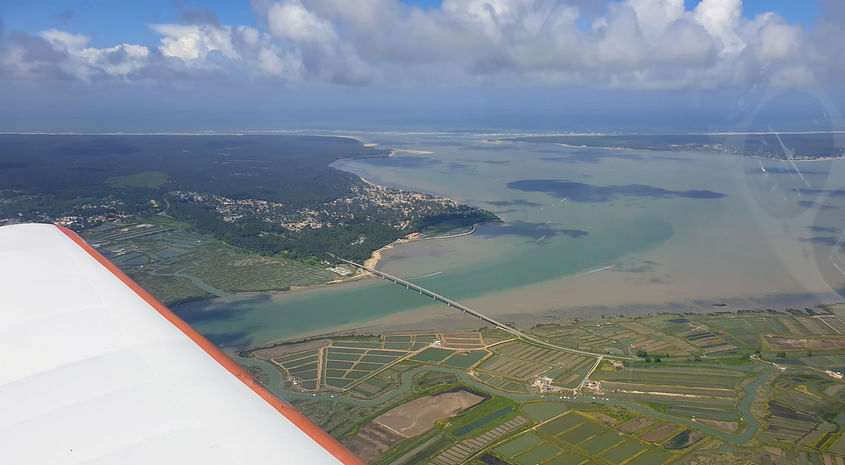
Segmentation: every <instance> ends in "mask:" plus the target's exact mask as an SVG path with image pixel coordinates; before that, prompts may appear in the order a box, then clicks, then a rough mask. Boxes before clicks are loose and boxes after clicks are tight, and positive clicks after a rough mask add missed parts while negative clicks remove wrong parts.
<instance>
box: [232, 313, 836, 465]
mask: <svg viewBox="0 0 845 465" xmlns="http://www.w3.org/2000/svg"><path fill="white" fill-rule="evenodd" d="M841 310H842V311H843V312H845V306H843V307H842V308H841ZM843 317H845V315H843ZM840 326H842V329H845V324H841V320H839V316H838V315H836V314H831V313H822V312H821V310H820V311H819V312H818V313H814V314H809V313H800V312H785V313H777V312H743V313H736V314H728V313H720V314H717V315H657V316H653V317H647V318H638V319H624V318H610V319H605V320H602V321H601V322H577V323H573V324H571V325H568V326H551V325H546V326H540V327H537V328H534V329H532V332H533V333H534V334H536V335H543V338H544V339H546V340H550V341H551V340H556V341H566V340H569V341H577V343H578V347H581V348H584V347H590V348H592V349H593V350H596V351H597V352H599V353H600V350H601V347H604V348H606V349H607V350H606V351H605V352H606V353H607V354H608V355H606V356H603V357H602V360H601V362H600V363H598V364H597V363H596V359H597V356H590V355H584V354H578V353H573V352H570V351H563V350H556V349H553V348H550V347H544V346H540V345H535V344H532V343H526V342H524V341H520V340H517V339H515V338H513V337H512V336H509V335H508V334H504V333H502V332H500V331H497V330H491V329H484V330H480V331H462V332H453V333H439V332H432V333H426V334H415V333H407V334H388V335H382V336H357V337H334V338H331V337H330V338H324V339H320V340H314V341H307V342H303V343H299V344H292V345H289V346H284V345H281V346H278V347H276V346H271V347H265V348H257V349H255V350H254V352H253V353H254V354H255V356H256V358H260V359H262V360H267V361H269V362H270V363H272V364H273V365H274V366H276V367H277V368H278V369H279V370H280V372H281V373H282V374H283V375H284V376H283V379H285V380H287V381H286V382H287V384H286V386H287V389H292V390H294V391H298V392H303V391H304V392H309V393H314V394H315V395H318V396H320V395H325V394H324V393H334V395H340V396H348V397H350V398H351V399H361V400H366V401H368V402H372V403H373V404H372V405H374V407H373V408H374V409H376V410H375V413H372V414H370V413H367V414H366V415H364V416H361V417H358V418H357V420H356V418H355V417H352V416H349V417H345V418H347V419H346V420H345V421H346V423H345V425H346V427H345V428H346V429H345V430H344V429H343V427H341V426H340V425H336V426H334V427H333V428H334V429H333V431H336V432H339V433H336V434H339V437H340V438H341V439H343V440H344V444H347V443H348V444H350V446H349V447H350V448H357V449H356V450H359V451H361V454H363V455H364V456H366V457H367V460H368V461H369V462H371V463H375V464H378V465H387V464H396V465H416V464H423V463H434V464H437V465H462V464H472V465H478V464H487V465H531V464H534V465H536V464H541V465H555V464H564V465H566V464H577V465H591V464H602V465H650V464H656V465H670V464H675V463H677V464H678V465H693V464H697V465H703V464H704V463H705V462H701V461H700V457H713V460H715V461H714V462H713V464H714V465H722V463H724V464H726V465H727V464H728V463H732V462H730V461H727V459H728V458H736V457H741V458H743V459H744V460H747V461H748V462H747V463H749V464H750V463H759V464H771V465H780V464H784V465H785V464H794V463H798V464H804V463H805V464H807V465H812V464H816V463H818V464H819V465H827V464H830V465H839V464H840V463H842V465H845V433H843V431H845V380H843V379H840V378H838V376H839V375H838V372H841V371H845V348H839V346H838V345H837V344H836V343H835V341H837V340H838V339H839V338H840V337H843V336H840V335H839V333H837V331H838V330H839V329H840ZM775 336H777V337H775ZM784 338H788V339H784ZM802 341H803V342H802ZM819 341H823V342H819ZM822 346H823V347H822ZM614 347H615V348H616V349H614ZM623 348H625V350H623ZM614 352H616V354H615V356H614ZM247 355H248V354H247ZM412 373H413V375H412ZM409 380H410V390H403V389H400V385H402V386H408V385H409ZM541 380H543V381H542V382H540V381H541ZM293 381H296V382H297V383H298V384H297V385H296V386H293V385H292V384H291V383H293ZM582 381H583V385H581V383H582ZM538 383H539V384H538ZM544 383H545V384H544ZM461 390H464V391H461ZM397 391H398V392H397ZM450 392H452V393H454V392H472V393H474V394H473V395H478V396H480V397H478V399H486V400H480V401H479V402H476V403H472V402H468V403H464V404H460V405H457V404H456V405H453V406H452V407H454V408H451V407H450V405H451V404H450V403H449V402H441V401H434V399H438V396H445V395H447V394H448V393H450ZM388 394H389V395H388ZM397 394H398V396H397ZM380 399H386V401H385V402H386V403H385V404H384V407H383V408H381V410H378V409H379V407H377V406H378V405H380V404H379V403H378V402H380ZM415 399H416V400H415ZM422 399H424V400H422ZM440 399H446V397H442V398H440ZM424 403H427V407H425V408H429V409H435V410H438V412H437V413H431V415H428V414H423V413H420V412H421V411H418V410H419V409H421V408H423V407H422V404H424ZM435 404H436V405H435ZM387 405H389V406H390V407H389V408H386V407H387ZM403 408H404V409H405V410H409V411H408V412H406V411H405V410H403ZM423 410H424V409H423ZM441 410H442V411H441ZM371 412H372V410H371ZM390 412H393V413H390ZM432 412H433V410H432ZM343 431H345V433H343ZM727 445H730V447H732V448H733V449H732V452H731V453H730V454H725V453H723V452H719V451H720V450H721V448H724V447H727ZM722 458H724V459H725V461H724V462H723V461H721V460H722Z"/></svg>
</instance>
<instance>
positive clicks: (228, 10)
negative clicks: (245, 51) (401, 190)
mask: <svg viewBox="0 0 845 465" xmlns="http://www.w3.org/2000/svg"><path fill="white" fill-rule="evenodd" d="M699 2H700V0H684V3H685V5H686V8H687V9H688V10H692V9H693V8H694V7H695V6H696V5H697V4H698V3H699ZM403 3H406V4H408V5H413V6H417V7H420V8H423V9H431V8H437V7H439V6H440V4H441V0H403ZM743 6H744V10H743V14H744V16H745V17H747V18H753V17H754V16H755V15H757V14H760V13H764V12H767V11H774V12H776V13H778V14H779V15H781V16H783V17H784V18H785V19H786V20H787V21H789V22H790V23H794V24H801V25H803V26H804V27H808V28H809V27H810V26H812V24H813V22H815V20H816V18H817V17H818V15H819V8H818V5H817V3H816V2H815V1H814V0H745V1H744V2H743ZM191 8H203V9H206V10H209V11H212V12H214V13H215V14H216V15H217V16H218V17H219V18H220V21H221V22H222V23H225V24H242V25H251V26H255V25H256V14H255V11H254V10H253V9H252V7H251V6H250V3H249V1H234V0H232V1H227V0H204V1H196V2H193V3H189V2H187V1H173V0H144V1H130V0H117V1H104V0H99V1H97V0H39V1H37V2H33V1H32V0H5V1H4V2H3V6H2V8H0V21H2V22H3V25H4V28H5V29H6V31H7V32H12V31H24V32H30V33H36V32H39V31H42V30H45V29H50V28H62V29H67V30H70V31H73V32H75V33H80V34H85V35H87V36H90V37H91V38H92V42H91V45H93V46H99V47H105V46H109V45H112V44H113V43H115V42H119V41H122V42H137V43H146V44H154V43H156V42H158V38H159V36H158V34H155V33H154V32H153V31H152V30H150V28H149V27H147V25H148V24H151V23H171V22H179V20H180V12H181V11H183V10H185V9H191Z"/></svg>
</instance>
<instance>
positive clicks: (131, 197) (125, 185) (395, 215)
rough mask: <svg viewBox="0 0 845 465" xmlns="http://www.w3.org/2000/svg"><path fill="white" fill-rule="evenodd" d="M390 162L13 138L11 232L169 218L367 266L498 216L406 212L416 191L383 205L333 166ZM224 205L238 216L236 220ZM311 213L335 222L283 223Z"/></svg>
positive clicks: (286, 146)
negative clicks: (447, 227)
mask: <svg viewBox="0 0 845 465" xmlns="http://www.w3.org/2000/svg"><path fill="white" fill-rule="evenodd" d="M386 155H387V152H386V151H385V150H381V149H375V148H369V147H364V146H363V145H362V144H361V143H360V142H358V141H356V140H354V139H350V138H343V137H313V136H64V135H62V136H52V135H2V136H0V224H3V223H10V222H17V221H58V222H63V223H65V224H68V225H69V226H70V227H71V228H73V229H77V230H80V229H85V228H87V227H91V226H95V225H97V224H101V223H102V222H104V221H113V220H117V219H120V218H126V217H129V216H137V215H154V214H156V215H157V214H161V215H167V216H169V217H172V218H174V219H177V220H180V221H182V222H184V223H185V224H186V225H187V227H189V228H190V229H193V230H196V231H199V232H203V233H208V234H212V235H214V236H215V237H217V238H219V239H222V240H224V241H225V242H228V243H229V244H232V245H235V246H238V247H242V248H244V249H246V250H249V251H253V252H258V253H261V254H266V255H276V254H283V255H285V256H288V257H291V258H299V259H306V258H309V257H313V258H318V259H326V258H329V257H330V256H331V255H329V254H334V255H336V256H341V257H344V258H348V259H353V260H362V259H364V258H366V257H368V256H369V255H370V253H371V252H372V251H373V250H375V249H377V248H379V247H382V246H384V245H386V244H388V243H390V242H392V241H393V240H395V239H397V238H399V237H402V236H404V235H405V234H407V233H408V232H411V231H418V230H421V229H423V228H425V227H427V226H430V225H433V224H437V223H440V222H443V221H450V222H456V224H461V223H464V224H472V223H477V222H483V221H488V220H495V219H496V218H495V216H493V215H491V214H489V213H487V212H484V211H482V210H478V209H475V208H471V207H467V206H463V205H457V204H455V203H453V202H447V201H446V199H439V198H435V197H433V196H426V197H425V198H423V199H416V198H414V199H413V200H407V199H405V200H403V201H404V203H403V204H402V205H401V206H402V208H398V207H396V206H395V205H394V204H392V203H391V201H392V199H393V198H394V197H395V198H399V197H400V196H402V195H404V197H403V199H404V198H405V197H408V194H407V193H403V192H402V191H397V190H385V191H384V192H381V193H382V194H383V198H382V199H381V200H380V203H378V204H376V203H373V202H372V201H370V200H369V199H367V198H365V197H366V195H367V194H368V193H369V192H371V189H372V188H371V187H370V186H367V185H365V183H364V182H363V181H361V179H360V178H358V177H357V176H355V175H353V174H351V173H346V172H343V171H340V170H336V169H333V168H330V167H329V166H328V165H329V164H330V163H331V162H332V161H335V160H338V159H341V158H347V159H348V158H366V157H384V156H386ZM368 189H370V190H368ZM174 192H177V193H184V192H190V193H194V194H192V195H193V197H192V198H193V200H192V201H186V200H185V199H184V198H183V197H184V195H183V196H181V197H180V196H178V195H175V194H174ZM197 199H199V200H197ZM221 199H223V200H221ZM338 199H340V200H342V201H338ZM385 199H387V200H385ZM397 202H398V201H397ZM224 204H225V205H224ZM221 205H223V206H221ZM266 205H271V207H266ZM397 205H398V203H397ZM224 207H225V208H234V209H236V210H235V211H236V213H238V214H237V215H228V217H227V211H226V210H225V209H224ZM302 212H316V213H313V214H310V215H307V216H309V217H310V218H312V221H318V222H325V224H327V225H328V226H327V227H309V226H306V227H303V228H299V229H298V230H297V229H291V228H285V227H283V226H282V224H283V223H284V221H281V220H279V218H282V219H284V220H285V221H288V220H290V219H291V218H293V219H297V218H298V217H301V216H303V215H304V214H303V213H302ZM337 218H341V219H343V221H338V220H337ZM398 224H401V225H402V227H398V226H397V225H398ZM316 226H319V225H316Z"/></svg>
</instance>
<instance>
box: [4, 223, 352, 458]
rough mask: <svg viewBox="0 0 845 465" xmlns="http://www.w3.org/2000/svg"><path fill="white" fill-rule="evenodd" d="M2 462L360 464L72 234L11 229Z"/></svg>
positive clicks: (44, 228)
mask: <svg viewBox="0 0 845 465" xmlns="http://www.w3.org/2000/svg"><path fill="white" fill-rule="evenodd" d="M0 463H4V464H13V465H16V464H37V465H45V464H51V465H52V464H104V465H106V464H107V465H114V464H144V465H150V464H180V465H181V464H202V465H211V464H226V465H231V464H268V463H279V464H339V463H343V464H361V463H362V462H361V461H360V460H358V459H357V458H356V457H355V456H354V455H352V454H351V453H350V452H349V451H347V450H346V449H345V448H344V447H343V446H341V445H340V444H339V443H337V442H336V441H335V440H334V439H332V438H331V437H330V436H329V435H327V434H326V433H324V432H323V431H322V430H320V429H319V428H317V427H316V426H315V425H314V424H313V423H311V422H310V421H308V419H306V418H305V417H304V416H303V415H301V414H300V413H299V412H297V411H296V410H295V409H293V408H291V407H289V406H287V405H285V404H283V403H282V402H280V401H278V400H277V399H276V398H275V397H273V395H272V394H270V393H269V392H267V391H266V390H265V389H264V388H263V387H261V386H260V385H259V384H258V383H257V381H255V380H254V379H253V378H252V377H251V376H250V375H249V374H248V373H246V372H245V371H244V370H243V369H241V368H240V367H239V366H238V365H237V364H236V363H235V362H233V361H232V360H231V359H229V358H228V357H227V356H226V355H224V354H223V353H222V352H220V351H219V350H218V349H217V348H216V347H215V346H214V345H213V344H211V343H210V342H209V341H208V340H206V339H205V338H203V337H202V336H201V335H199V334H198V333H197V332H196V331H194V330H193V329H192V328H190V327H189V326H188V325H187V324H185V322H183V321H182V320H180V319H179V318H178V317H176V316H175V315H174V314H173V313H171V312H170V311H169V310H168V309H167V308H165V307H164V306H163V305H162V304H160V303H159V302H158V301H156V300H155V299H154V298H153V297H152V296H150V295H149V294H148V293H147V292H145V291H144V290H143V289H141V288H140V287H139V286H138V285H137V284H135V283H134V282H133V281H132V280H130V279H129V278H128V277H127V276H126V275H124V274H123V273H122V272H120V270H118V269H117V268H116V267H115V266H114V265H112V264H111V263H110V262H109V261H108V260H106V259H105V258H103V257H102V256H101V255H100V254H99V253H97V252H96V251H95V250H94V249H92V248H91V247H89V246H88V245H87V244H86V243H85V242H84V241H83V240H82V239H80V238H79V236H77V235H76V234H74V233H73V232H71V231H69V230H67V229H64V228H61V227H58V226H53V225H43V224H42V225H36V224H24V225H13V226H5V227H0Z"/></svg>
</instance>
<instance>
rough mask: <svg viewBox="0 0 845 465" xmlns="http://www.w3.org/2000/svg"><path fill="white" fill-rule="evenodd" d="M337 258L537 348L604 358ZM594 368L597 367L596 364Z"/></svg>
mask: <svg viewBox="0 0 845 465" xmlns="http://www.w3.org/2000/svg"><path fill="white" fill-rule="evenodd" d="M337 258H338V260H340V261H342V262H344V263H346V264H348V265H352V266H354V267H356V268H358V269H361V270H364V271H366V272H368V273H371V274H372V275H374V276H377V277H379V278H381V279H384V280H386V281H391V282H393V283H394V284H396V285H399V286H405V288H406V289H408V290H414V291H416V292H419V293H420V295H424V296H428V297H431V298H432V299H433V300H434V301H435V302H440V303H444V304H446V305H447V306H448V307H451V308H455V309H457V310H460V311H462V312H464V313H466V314H468V315H471V316H474V317H476V318H478V319H479V320H481V321H483V322H485V323H489V324H491V325H493V326H495V327H497V328H499V329H501V330H502V331H505V332H507V333H510V334H512V335H514V336H516V337H518V338H520V339H522V340H524V341H528V342H531V343H533V344H536V345H539V346H543V347H548V348H550V349H555V350H562V351H564V352H570V353H573V354H578V355H585V356H587V357H597V358H598V359H599V362H600V361H601V360H602V358H604V356H605V355H604V354H598V353H595V352H587V351H585V350H578V349H573V348H570V347H563V346H559V345H557V344H552V343H550V342H546V341H543V340H541V339H537V338H536V337H534V336H530V335H528V334H525V333H523V332H522V331H520V330H518V329H516V328H512V327H510V326H508V325H506V324H504V323H502V322H500V321H498V320H495V319H493V318H491V317H489V316H487V315H485V314H483V313H481V312H478V311H475V310H473V309H471V308H469V307H467V306H465V305H462V304H460V303H458V302H455V301H454V300H452V299H450V298H448V297H443V296H442V295H440V294H438V293H436V292H434V291H430V290H428V289H426V288H424V287H422V286H418V285H416V284H414V283H412V282H409V281H405V280H404V279H402V278H397V277H396V276H393V275H390V274H387V273H385V272H383V271H379V270H376V269H373V268H369V267H366V266H364V265H361V264H359V263H355V262H352V261H349V260H345V259H343V258H339V257H337ZM614 358H618V359H622V360H637V359H636V358H634V357H626V356H620V355H614ZM596 366H598V363H596ZM585 379H586V378H585ZM582 384H583V382H582Z"/></svg>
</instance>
